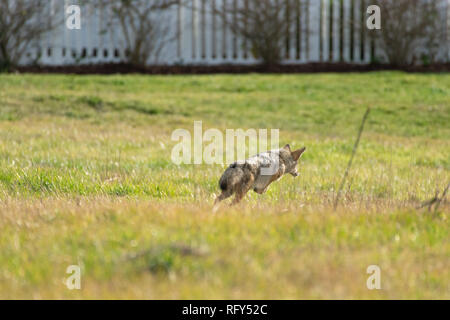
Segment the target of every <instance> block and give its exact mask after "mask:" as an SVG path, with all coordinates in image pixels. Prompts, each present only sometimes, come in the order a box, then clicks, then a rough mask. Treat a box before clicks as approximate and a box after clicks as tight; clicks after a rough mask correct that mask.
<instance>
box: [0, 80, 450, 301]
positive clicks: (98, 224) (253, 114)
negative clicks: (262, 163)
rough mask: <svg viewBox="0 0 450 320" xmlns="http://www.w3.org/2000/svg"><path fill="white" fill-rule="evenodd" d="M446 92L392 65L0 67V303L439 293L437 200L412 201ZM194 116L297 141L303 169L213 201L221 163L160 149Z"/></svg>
mask: <svg viewBox="0 0 450 320" xmlns="http://www.w3.org/2000/svg"><path fill="white" fill-rule="evenodd" d="M449 88H450V75H448V74H428V75H419V74H405V73H397V72H381V73H370V74H341V75H339V74H320V75H243V76H241V75H239V76H237V75H233V76H231V75H230V76H224V75H220V76H152V77H149V76H137V75H135V76H110V77H105V76H71V75H57V76H55V75H51V76H50V75H46V76H42V75H0V252H1V253H2V254H1V255H0V298H37V299H39V298H152V299H158V298H169V299H170V298H183V299H184V298H193V299H197V298H208V299H209V298H263V299H264V298H274V299H277V298H280V299H284V298H290V299H299V298H332V299H334V298H400V299H411V298H431V299H437V298H447V299H448V298H450V296H449V290H448V289H449V284H450V283H449V279H450V273H449V268H448V266H449V265H450V258H449V257H450V242H449V240H450V237H449V232H448V230H449V227H448V226H449V223H448V214H449V204H448V202H443V203H442V204H441V207H440V209H439V210H438V211H437V212H434V211H431V212H428V211H427V210H425V209H422V210H418V209H416V208H417V206H419V205H420V204H421V203H422V202H423V201H425V200H428V199H431V198H433V197H434V195H435V193H436V191H437V190H440V191H442V190H443V189H444V188H445V186H446V185H447V184H448V183H449V181H450V157H449V154H450V126H449V125H448V124H449V123H450V89H449ZM367 107H371V108H372V112H371V114H370V117H369V120H368V123H367V126H366V129H365V131H364V133H363V136H362V141H361V144H360V147H359V149H358V153H357V156H356V158H355V161H354V164H353V167H352V169H351V171H350V175H349V178H348V182H347V183H346V185H345V187H344V192H343V197H342V201H341V205H340V207H339V209H338V211H337V212H333V210H332V203H333V200H334V198H335V196H336V189H337V187H338V185H339V182H340V179H341V177H342V174H343V172H344V170H345V167H346V164H347V161H348V158H349V156H350V154H351V151H352V147H353V143H354V139H355V135H356V132H357V130H358V126H359V123H360V121H361V118H362V115H363V113H364V112H365V110H366V108H367ZM197 120H202V121H203V129H204V131H205V130H206V129H208V128H218V129H220V130H223V131H225V129H227V128H229V129H237V128H243V129H248V128H256V129H259V128H268V129H270V128H278V129H280V139H281V143H290V144H291V145H293V146H294V147H301V146H306V147H307V148H308V150H307V152H306V153H305V155H304V156H303V158H302V161H301V164H300V168H299V169H300V170H299V171H300V173H301V174H300V177H299V178H297V179H293V178H292V177H290V176H289V177H285V178H283V179H282V180H281V181H280V182H277V183H276V184H274V185H272V186H271V188H270V189H269V192H268V193H267V194H265V195H261V196H260V195H256V194H254V193H249V194H248V195H247V197H246V199H245V201H244V202H243V204H241V205H240V206H238V207H235V208H227V207H226V206H224V207H223V208H222V209H221V210H220V211H219V212H218V213H216V214H213V213H212V212H211V206H212V202H213V200H214V194H215V193H217V192H218V187H217V182H218V179H219V177H220V175H221V173H222V172H223V170H224V167H223V166H219V165H215V166H209V165H197V166H194V165H181V166H176V165H175V164H173V163H172V162H171V150H172V147H173V146H174V145H175V143H176V142H175V141H171V134H172V132H173V130H175V129H177V128H185V129H188V130H189V131H192V130H193V123H194V121H197ZM72 264H79V265H81V266H82V272H83V274H82V290H79V291H77V290H75V291H70V290H68V289H67V288H66V287H65V285H64V283H63V281H64V279H65V278H66V277H67V274H66V273H65V270H66V268H67V267H68V266H69V265H72ZM372 264H376V265H379V266H380V268H381V272H382V288H383V289H382V290H379V291H377V290H375V291H370V290H368V289H367V288H366V279H367V277H368V275H367V274H366V269H367V267H368V266H369V265H372Z"/></svg>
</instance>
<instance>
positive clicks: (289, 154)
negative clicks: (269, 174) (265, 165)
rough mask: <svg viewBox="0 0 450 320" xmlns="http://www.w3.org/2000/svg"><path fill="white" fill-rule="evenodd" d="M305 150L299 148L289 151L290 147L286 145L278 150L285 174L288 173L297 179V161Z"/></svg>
mask: <svg viewBox="0 0 450 320" xmlns="http://www.w3.org/2000/svg"><path fill="white" fill-rule="evenodd" d="M305 150H306V148H301V149H298V150H295V151H291V146H290V145H288V144H287V145H285V146H284V147H283V148H282V149H281V150H280V157H281V159H282V160H283V162H284V165H285V166H286V171H285V172H286V173H290V174H291V175H292V176H293V177H298V171H297V164H298V159H300V157H301V156H302V154H303V152H305Z"/></svg>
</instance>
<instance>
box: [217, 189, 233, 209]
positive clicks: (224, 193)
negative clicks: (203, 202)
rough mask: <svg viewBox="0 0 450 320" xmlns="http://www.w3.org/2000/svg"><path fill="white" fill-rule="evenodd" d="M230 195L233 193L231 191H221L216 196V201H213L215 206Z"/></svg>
mask: <svg viewBox="0 0 450 320" xmlns="http://www.w3.org/2000/svg"><path fill="white" fill-rule="evenodd" d="M232 195H233V193H232V192H228V191H222V193H221V194H220V195H219V196H217V198H216V201H215V202H214V205H215V206H216V205H218V204H219V202H221V201H223V200H225V199H227V198H229V197H231V196H232Z"/></svg>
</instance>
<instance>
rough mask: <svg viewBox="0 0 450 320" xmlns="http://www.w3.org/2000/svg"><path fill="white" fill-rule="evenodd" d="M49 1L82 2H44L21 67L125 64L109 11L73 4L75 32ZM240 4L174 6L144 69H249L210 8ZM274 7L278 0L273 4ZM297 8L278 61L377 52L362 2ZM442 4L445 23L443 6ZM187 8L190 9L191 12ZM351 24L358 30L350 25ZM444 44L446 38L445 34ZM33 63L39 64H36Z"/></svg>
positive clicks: (207, 0)
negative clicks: (45, 24) (48, 25)
mask: <svg viewBox="0 0 450 320" xmlns="http://www.w3.org/2000/svg"><path fill="white" fill-rule="evenodd" d="M56 1H65V5H66V6H67V5H72V4H78V5H81V4H82V3H83V1H82V0H49V4H50V5H49V6H48V10H49V12H48V14H44V16H45V19H50V21H56V20H59V21H61V23H60V25H59V26H58V27H57V28H55V29H54V30H53V31H52V32H50V33H48V34H46V35H44V36H43V37H42V38H41V39H40V40H39V43H38V46H37V47H33V48H30V51H29V52H28V53H27V55H26V57H25V58H24V60H23V61H22V63H23V64H27V63H30V62H32V61H35V62H36V61H38V62H39V63H41V64H43V65H67V64H95V63H111V62H121V61H124V60H125V51H126V49H125V48H126V45H125V41H124V38H123V36H122V34H121V28H120V27H119V26H114V25H107V23H106V21H108V20H109V19H107V17H108V15H111V14H112V11H111V8H109V7H108V6H107V7H103V8H94V7H93V6H90V5H81V8H82V15H81V19H82V20H81V21H82V24H81V29H80V30H69V29H68V28H67V27H66V26H65V24H64V22H63V20H62V19H60V18H61V16H58V15H64V12H62V11H63V10H62V9H61V12H59V11H58V12H53V11H54V3H55V2H56ZM232 1H244V0H191V6H189V7H186V6H174V7H172V9H170V10H168V11H167V12H166V13H165V16H164V17H163V20H164V22H165V23H168V25H169V26H170V28H169V32H168V35H167V36H168V38H169V39H170V41H168V42H167V43H166V44H165V46H164V48H163V50H162V51H161V53H160V54H159V55H158V56H153V57H151V58H150V59H149V61H148V63H149V64H160V65H174V64H191V65H192V64H195V65H215V64H254V63H256V62H258V61H257V60H256V59H255V58H254V57H253V56H252V54H251V52H249V45H248V44H246V43H245V42H244V41H243V40H242V39H240V38H239V37H237V36H235V35H234V34H233V33H232V32H231V30H229V28H227V27H226V26H225V24H224V21H223V19H222V18H221V17H220V16H218V15H215V14H213V13H212V12H213V9H216V10H217V9H218V10H220V8H221V6H223V5H229V3H230V2H232ZM281 1H282V0H281ZM298 1H299V2H300V3H301V5H302V8H304V10H300V11H299V13H297V14H296V20H297V21H295V23H294V25H293V26H292V32H291V33H290V34H291V35H290V38H289V40H288V41H287V43H286V46H285V48H284V54H283V57H284V60H283V62H284V63H308V62H352V63H363V64H364V63H369V62H370V61H371V60H372V59H373V57H374V56H379V55H381V54H382V52H380V50H379V48H377V46H376V44H375V43H372V42H371V41H370V39H369V37H368V36H367V32H368V30H367V29H366V28H365V23H366V9H367V7H368V6H369V5H370V1H369V0H298ZM433 1H442V5H443V11H442V12H444V14H445V15H447V19H443V21H446V20H447V26H443V28H446V30H448V29H449V28H448V26H449V25H450V0H433ZM192 8H194V9H192ZM350 21H358V24H357V25H355V24H354V23H353V24H352V23H350ZM448 38H449V41H448V42H449V43H450V32H448ZM449 43H446V44H443V46H442V54H441V58H442V59H443V60H447V59H449V58H450V57H449ZM38 57H39V59H38Z"/></svg>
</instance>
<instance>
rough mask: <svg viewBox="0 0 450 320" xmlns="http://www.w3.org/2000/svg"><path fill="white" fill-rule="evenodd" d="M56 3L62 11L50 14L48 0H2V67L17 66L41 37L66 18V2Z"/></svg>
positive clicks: (56, 10) (0, 2) (0, 52)
mask: <svg viewBox="0 0 450 320" xmlns="http://www.w3.org/2000/svg"><path fill="white" fill-rule="evenodd" d="M54 6H55V8H54V11H55V12H60V13H61V15H59V16H52V15H51V10H50V9H51V8H50V2H49V1H42V0H34V1H29V0H0V68H6V69H9V68H11V67H14V66H16V65H17V64H18V63H19V61H20V60H21V59H22V57H23V55H24V54H25V52H26V51H27V50H28V49H29V48H30V46H31V45H33V43H36V41H37V40H38V39H39V37H41V36H42V35H43V34H45V33H46V32H49V31H51V30H52V29H53V28H54V27H55V26H57V25H58V24H59V23H60V22H61V21H62V20H63V17H64V14H63V11H62V8H63V4H62V3H60V2H55V3H54ZM52 19H54V20H55V21H54V23H51V21H52ZM56 20H58V21H56Z"/></svg>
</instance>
